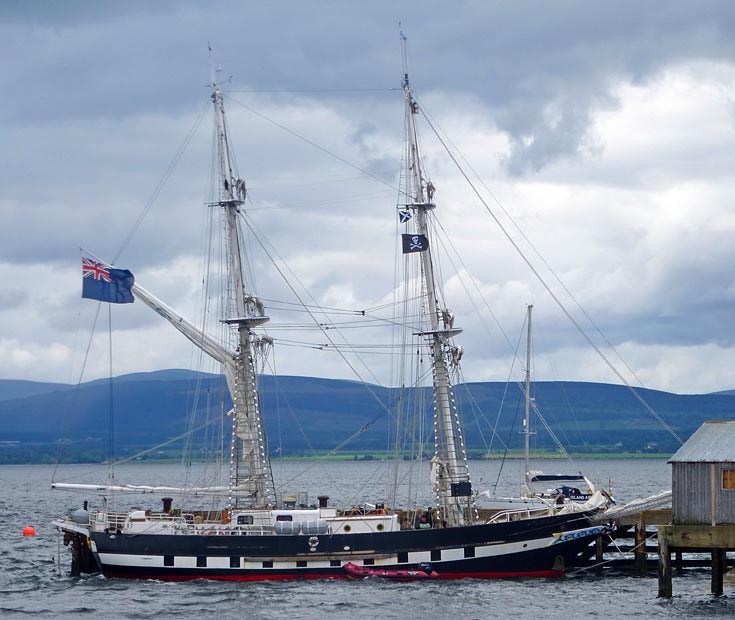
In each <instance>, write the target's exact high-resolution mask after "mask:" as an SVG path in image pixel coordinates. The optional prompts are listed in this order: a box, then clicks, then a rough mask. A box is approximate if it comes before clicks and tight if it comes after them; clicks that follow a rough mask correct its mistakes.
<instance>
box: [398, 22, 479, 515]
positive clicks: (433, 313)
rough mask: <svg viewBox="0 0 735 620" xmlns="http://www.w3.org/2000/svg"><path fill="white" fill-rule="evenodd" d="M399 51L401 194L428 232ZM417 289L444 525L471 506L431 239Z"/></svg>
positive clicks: (454, 354) (424, 184)
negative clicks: (426, 321)
mask: <svg viewBox="0 0 735 620" xmlns="http://www.w3.org/2000/svg"><path fill="white" fill-rule="evenodd" d="M401 48H402V55H403V72H404V77H403V92H404V95H405V103H406V118H405V123H406V136H407V145H406V146H407V149H408V152H407V153H406V157H405V165H406V174H405V179H406V180H405V182H406V200H407V204H406V205H405V206H406V208H407V209H409V210H410V211H411V212H412V213H413V215H414V216H415V217H414V218H413V219H415V221H416V231H417V232H418V234H419V235H423V236H424V237H425V238H426V239H427V240H428V238H429V225H428V212H429V211H430V210H432V209H434V208H436V205H435V204H434V203H433V195H434V186H433V184H432V183H431V181H428V180H427V179H425V178H424V176H423V172H422V169H421V157H420V154H419V145H418V136H417V132H416V125H415V116H416V115H417V114H418V113H419V106H418V104H417V103H416V101H415V100H414V98H413V94H412V92H411V88H410V85H409V81H408V71H407V67H406V64H407V62H406V38H405V36H404V35H403V33H401ZM420 254H421V261H422V264H421V266H422V269H421V275H422V280H423V292H424V295H425V300H426V304H427V310H428V314H429V317H430V326H429V329H428V330H426V331H423V332H421V333H420V334H418V335H421V336H424V337H425V338H426V339H427V342H428V343H429V346H430V349H431V355H432V362H433V390H434V441H435V454H434V458H433V459H432V479H433V481H434V490H435V493H436V498H437V503H438V505H439V507H440V509H441V511H442V512H443V514H444V517H445V519H446V520H447V521H448V523H449V525H461V524H464V523H465V522H466V520H467V519H471V518H472V516H471V514H470V512H471V509H472V506H473V497H472V485H471V482H470V475H469V468H468V465H467V454H466V451H465V445H464V439H463V437H462V430H461V426H460V423H459V414H458V412H457V409H456V404H455V400H454V393H453V390H452V385H451V382H450V378H449V366H450V364H457V363H458V361H459V359H458V358H459V352H460V351H461V350H460V349H459V347H456V346H454V345H453V344H452V338H453V337H454V336H455V335H457V334H459V333H461V331H462V330H461V329H459V328H455V327H454V319H453V315H452V313H451V311H449V310H446V309H442V308H441V307H440V305H439V300H438V296H437V288H436V280H435V275H434V267H433V263H432V256H431V244H429V245H428V247H426V248H425V249H424V250H423V251H421V252H420Z"/></svg>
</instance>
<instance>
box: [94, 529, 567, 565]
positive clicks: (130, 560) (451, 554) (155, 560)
mask: <svg viewBox="0 0 735 620" xmlns="http://www.w3.org/2000/svg"><path fill="white" fill-rule="evenodd" d="M558 541H559V537H558V536H549V537H546V538H539V539H535V540H528V541H522V542H514V543H498V544H491V545H483V546H479V545H478V546H475V547H474V550H475V554H474V558H475V559H481V558H490V557H497V556H503V555H513V554H517V553H524V552H529V551H535V550H537V549H543V548H545V547H549V546H551V545H553V544H555V543H557V542H558ZM98 555H99V558H100V561H101V563H102V564H103V566H105V567H107V568H114V567H118V566H119V567H128V568H132V567H140V568H181V569H200V570H201V569H214V570H233V571H236V570H242V569H253V570H263V568H264V567H263V562H269V561H270V562H272V567H271V566H269V567H267V569H271V568H272V569H273V570H284V569H289V570H290V569H297V568H299V569H303V568H310V569H314V568H335V567H333V566H332V565H331V562H330V559H336V558H334V556H333V555H332V556H331V558H330V559H322V558H320V557H319V555H318V554H314V556H309V557H306V556H305V557H300V558H298V561H299V562H304V561H305V562H307V566H306V567H304V566H297V559H296V558H294V559H293V560H287V561H284V560H278V559H276V558H268V557H259V558H257V559H254V558H248V557H241V558H240V562H239V566H238V567H232V566H230V556H207V558H206V566H197V558H196V557H194V556H174V558H173V566H171V565H168V566H164V561H163V558H164V556H162V555H150V554H146V555H132V554H123V553H99V554H98ZM407 555H408V560H407V562H401V564H419V563H422V562H427V563H431V564H433V565H436V564H441V563H442V562H452V561H457V560H465V559H471V558H467V557H465V548H464V547H459V548H452V549H442V550H441V560H432V558H431V551H430V550H428V551H409V552H408V554H407ZM234 557H237V556H234ZM364 558H371V559H373V558H374V563H373V564H372V566H375V567H376V568H380V567H381V566H395V565H397V564H398V563H399V562H398V556H397V555H396V554H393V555H380V556H378V554H374V555H370V554H367V553H364V554H355V556H353V557H346V558H344V559H340V561H341V562H343V563H345V562H352V563H353V564H358V565H361V564H362V563H363V561H364Z"/></svg>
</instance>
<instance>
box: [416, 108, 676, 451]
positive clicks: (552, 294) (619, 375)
mask: <svg viewBox="0 0 735 620" xmlns="http://www.w3.org/2000/svg"><path fill="white" fill-rule="evenodd" d="M422 109H423V108H422ZM424 118H426V122H427V123H428V125H429V127H430V128H431V130H432V131H433V132H434V135H435V136H436V138H437V140H439V142H440V143H441V145H442V146H443V147H444V149H445V150H446V152H447V154H448V155H449V158H450V159H451V160H452V162H453V163H454V165H455V166H456V168H457V170H458V171H459V173H460V174H461V175H462V177H464V179H465V181H467V183H468V184H469V186H470V188H471V189H472V191H473V193H474V194H475V196H476V197H477V199H478V200H479V201H480V203H481V204H482V205H483V207H485V210H486V211H487V213H488V214H489V215H490V217H491V218H492V219H493V220H494V221H495V223H496V225H497V226H498V228H500V230H501V232H502V233H503V235H504V236H505V238H506V239H507V240H508V241H509V243H510V244H511V245H512V246H513V249H515V250H516V252H517V253H518V255H519V256H520V257H521V259H522V260H523V262H524V263H526V265H527V267H528V268H529V269H530V270H531V273H533V275H534V276H535V277H536V279H537V280H538V281H539V282H540V283H541V285H542V286H543V288H544V289H545V290H546V292H547V293H548V294H549V296H550V297H551V298H552V299H553V300H554V302H555V303H556V304H557V306H559V308H560V309H561V311H562V312H563V313H564V314H565V315H566V317H567V318H568V319H569V321H571V323H572V325H574V327H575V328H576V329H577V331H578V332H579V333H580V334H581V335H582V337H583V338H584V339H585V340H586V341H587V343H588V344H589V345H590V346H591V347H592V348H593V349H594V350H595V352H596V353H597V354H598V355H599V356H600V359H602V361H603V362H605V364H606V365H607V366H608V368H610V370H611V371H612V372H613V373H614V374H615V376H616V377H617V378H618V379H620V381H622V383H623V384H624V385H625V386H626V387H627V388H628V390H629V391H630V392H631V394H633V396H634V397H635V398H636V400H638V402H639V403H640V404H641V405H643V407H644V408H645V409H646V411H648V413H650V414H651V415H652V416H653V417H654V418H655V419H656V420H657V421H658V423H659V424H661V426H662V427H663V428H664V429H665V430H666V431H667V432H668V433H669V434H670V435H671V436H672V437H674V439H676V440H677V441H678V442H679V444H680V445H683V443H684V441H683V439H682V438H681V437H680V436H679V435H678V434H677V433H676V431H674V429H673V428H671V427H670V426H669V425H668V424H667V423H666V421H665V420H664V419H663V418H662V417H661V416H660V415H658V413H656V412H655V411H654V410H653V408H652V407H651V406H650V405H649V404H648V403H647V402H646V400H645V399H644V398H643V397H642V396H641V395H640V394H639V393H638V390H636V389H635V388H634V387H633V386H632V385H631V384H630V382H629V381H628V380H627V379H626V378H625V377H624V376H623V374H622V373H621V372H620V371H619V370H618V369H617V367H616V366H615V365H614V364H613V363H612V362H611V361H610V360H609V359H608V357H607V356H606V355H605V354H604V353H603V351H602V350H601V349H600V347H598V346H597V344H596V343H595V342H594V341H593V340H592V339H591V338H590V337H589V335H588V334H587V332H586V331H585V330H584V329H582V326H581V325H580V324H579V323H578V322H577V320H576V319H575V318H574V317H573V316H572V314H571V313H570V312H569V310H567V308H566V306H565V305H564V304H563V303H562V301H561V299H560V298H559V297H558V295H557V294H556V293H555V292H554V291H553V289H552V288H551V286H550V285H549V284H548V282H546V280H545V279H544V277H543V276H542V275H541V273H540V272H539V271H538V270H537V269H536V267H535V266H534V265H533V263H532V262H531V261H530V259H529V258H528V257H527V256H526V255H525V253H524V252H523V250H522V249H521V247H520V246H519V245H518V243H517V242H516V240H515V239H514V238H513V237H512V235H511V234H510V233H509V232H508V229H507V228H506V227H505V226H504V225H503V223H502V222H501V221H500V219H499V218H498V216H497V215H496V214H495V212H494V211H493V210H492V209H491V208H490V205H489V204H488V203H487V201H486V200H485V199H484V198H483V196H482V194H481V193H480V192H479V190H478V189H477V187H476V185H475V184H474V183H473V182H472V180H471V179H470V178H469V176H468V175H467V173H466V172H465V171H464V169H463V168H462V166H461V165H460V164H459V161H458V160H457V157H456V156H455V155H454V153H453V152H452V151H451V150H450V149H449V147H448V146H447V143H446V142H445V141H444V139H443V138H442V136H441V135H440V134H439V132H438V131H437V129H436V127H435V126H434V124H433V123H432V122H431V119H430V118H429V116H428V115H426V114H424Z"/></svg>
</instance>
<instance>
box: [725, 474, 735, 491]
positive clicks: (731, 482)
mask: <svg viewBox="0 0 735 620" xmlns="http://www.w3.org/2000/svg"><path fill="white" fill-rule="evenodd" d="M722 488H723V489H725V490H730V491H732V490H735V469H723V470H722Z"/></svg>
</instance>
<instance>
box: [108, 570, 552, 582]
mask: <svg viewBox="0 0 735 620" xmlns="http://www.w3.org/2000/svg"><path fill="white" fill-rule="evenodd" d="M563 574H564V571H563V570H539V571H508V572H505V571H490V572H467V573H462V572H456V573H444V574H441V573H439V576H438V577H435V579H508V578H514V577H541V578H543V577H561V576H562V575H563ZM105 577H111V578H115V577H120V578H125V579H131V578H132V579H157V580H158V581H193V580H195V579H207V580H210V581H296V580H303V579H350V578H351V577H350V575H348V574H347V573H345V574H340V573H335V574H320V573H299V574H297V575H295V574H289V573H273V574H267V575H264V574H258V575H201V574H200V575H193V574H189V575H186V574H183V575H134V574H129V573H117V572H115V571H105ZM353 579H354V578H353ZM357 579H358V580H359V579H361V578H360V577H358V578H357ZM376 579H385V580H386V581H398V580H396V579H389V578H385V577H377V578H376ZM430 581H433V579H432V580H430Z"/></svg>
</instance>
